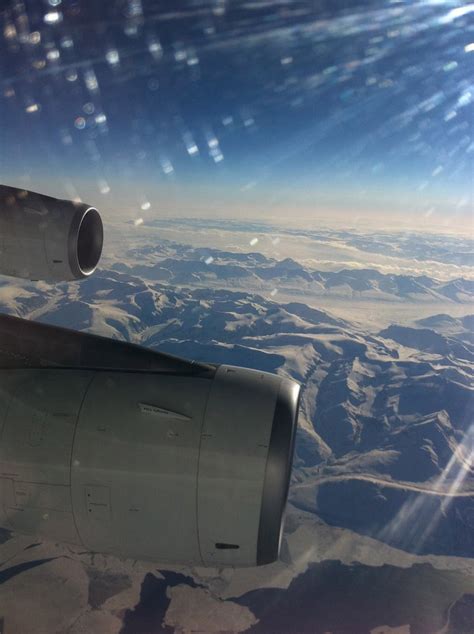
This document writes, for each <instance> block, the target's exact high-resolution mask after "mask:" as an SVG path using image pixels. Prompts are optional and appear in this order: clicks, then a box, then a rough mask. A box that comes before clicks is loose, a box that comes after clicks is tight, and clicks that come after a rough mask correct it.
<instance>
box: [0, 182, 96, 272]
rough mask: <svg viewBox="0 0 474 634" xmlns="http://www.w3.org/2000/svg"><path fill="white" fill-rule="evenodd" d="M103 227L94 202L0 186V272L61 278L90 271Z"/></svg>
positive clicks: (94, 264)
mask: <svg viewBox="0 0 474 634" xmlns="http://www.w3.org/2000/svg"><path fill="white" fill-rule="evenodd" d="M102 244H103V228H102V221H101V218H100V215H99V213H98V211H97V210H96V209H94V207H91V206H90V205H86V204H84V203H75V202H71V201H68V200H59V199H57V198H52V197H50V196H44V195H43V194H37V193H34V192H29V191H26V190H23V189H16V188H14V187H7V186H5V185H0V274H1V275H11V276H13V277H20V278H24V279H29V280H45V281H49V282H62V281H70V280H75V279H81V278H84V277H88V276H89V275H91V274H92V273H93V272H94V270H95V268H96V266H97V264H98V262H99V259H100V256H101V253H102Z"/></svg>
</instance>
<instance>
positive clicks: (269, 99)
mask: <svg viewBox="0 0 474 634" xmlns="http://www.w3.org/2000/svg"><path fill="white" fill-rule="evenodd" d="M473 62H474V4H470V3H466V2H458V1H451V0H424V1H414V0H410V1H399V0H377V1H375V0H373V1H370V2H369V1H362V0H313V1H312V2H295V1H292V0H287V1H285V0H280V1H276V2H275V1H273V0H272V1H267V0H247V1H242V2H241V1H234V2H227V1H226V0H213V1H211V2H209V1H201V0H193V1H188V2H179V1H178V2H177V1H176V0H173V1H171V0H169V1H167V2H166V1H161V0H160V2H156V1H152V0H108V1H107V2H97V1H94V0H29V1H27V0H24V1H23V2H20V1H18V0H10V1H8V0H7V1H4V2H3V3H2V4H1V8H0V121H1V127H0V181H1V182H3V183H5V184H9V185H14V186H22V187H26V188H31V189H36V190H38V191H42V192H44V193H49V194H52V195H57V196H60V197H67V198H81V199H83V200H84V201H86V202H88V203H90V204H94V205H96V206H97V207H98V208H99V209H101V210H102V211H104V212H105V213H106V214H109V217H110V216H112V215H113V214H115V215H116V216H117V217H125V218H127V217H130V218H134V217H136V216H137V215H140V214H141V215H143V216H145V217H147V218H148V219H153V218H158V217H162V216H163V217H166V216H173V217H177V216H178V217H187V216H202V217H230V218H236V217H238V218H246V217H249V218H253V219H256V218H258V219H261V220H275V219H281V220H282V221H284V222H294V223H295V224H298V223H300V224H303V225H305V224H306V225H307V226H314V224H315V223H317V221H318V220H319V218H321V217H328V218H331V217H332V218H337V219H338V220H339V221H341V219H342V221H344V219H345V218H350V219H352V220H354V219H358V218H369V219H372V220H373V221H374V222H376V223H377V224H378V225H379V226H384V225H387V226H389V225H390V226H391V227H392V226H393V224H394V223H395V224H396V223H397V222H399V221H400V219H404V220H405V221H406V222H411V223H413V224H414V225H417V226H420V227H425V228H433V227H435V226H444V227H446V228H448V229H450V230H453V229H456V228H459V229H460V230H461V231H464V232H465V231H466V228H467V229H468V230H472V211H473V186H472V172H473V170H472V168H473V155H474V139H473V126H472V122H473V107H474V106H473V104H474V80H473V77H474V73H473V70H474V64H473Z"/></svg>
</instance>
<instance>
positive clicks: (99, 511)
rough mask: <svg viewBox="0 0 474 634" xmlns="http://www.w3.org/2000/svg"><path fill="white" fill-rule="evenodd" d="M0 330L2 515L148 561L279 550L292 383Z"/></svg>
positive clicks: (260, 558)
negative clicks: (0, 342) (0, 339)
mask: <svg viewBox="0 0 474 634" xmlns="http://www.w3.org/2000/svg"><path fill="white" fill-rule="evenodd" d="M15 333H17V335H16V336H17V343H15V341H14V339H15ZM0 337H3V341H4V342H5V345H4V346H3V348H2V349H1V350H0V367H1V368H3V369H0V420H2V421H3V429H1V434H0V525H1V526H4V527H5V528H9V529H12V530H15V531H17V532H20V533H26V534H30V535H32V536H33V535H34V536H38V537H43V538H45V539H51V540H56V541H61V542H66V543H72V544H77V545H79V546H80V547H82V548H86V549H88V550H90V551H93V552H99V553H111V554H115V555H118V556H124V557H130V558H135V559H143V560H151V561H158V562H172V563H182V564H197V565H205V566H255V565H261V564H267V563H270V562H272V561H275V560H276V559H277V558H278V555H279V550H280V540H281V532H282V524H283V514H284V508H285V503H286V498H287V494H288V484H289V479H290V472H291V463H292V456H293V446H294V435H295V429H296V419H297V411H298V398H299V391H300V387H299V385H297V384H296V383H294V382H293V381H291V380H289V379H286V378H284V377H281V376H276V375H273V374H269V373H266V372H260V371H256V370H248V369H244V368H237V367H232V366H225V365H222V366H218V367H216V366H209V365H202V364H196V363H192V362H187V361H185V360H181V359H177V358H174V357H168V356H167V355H162V354H159V353H156V352H153V351H150V350H145V349H143V348H140V347H138V346H133V345H131V344H126V343H122V342H118V341H110V340H107V339H104V338H101V337H95V336H93V335H89V334H85V333H74V332H72V331H66V330H64V329H60V328H55V327H52V326H45V325H43V324H35V323H30V322H26V321H24V320H18V319H17V318H14V317H7V316H0ZM44 341H46V342H48V341H49V342H51V341H55V346H48V345H47V344H46V343H44ZM27 350H30V351H34V354H36V355H37V357H34V356H32V354H33V353H32V352H30V354H29V356H28V352H27ZM43 350H44V355H43ZM10 352H11V353H12V354H10ZM13 353H16V354H13ZM2 355H3V356H2ZM47 355H50V356H47ZM59 364H60V365H62V366H63V367H54V366H55V365H56V366H58V365H59ZM92 365H95V367H91V366H92ZM140 365H141V367H143V368H146V369H145V370H140V369H138V368H139V367H140Z"/></svg>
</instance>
